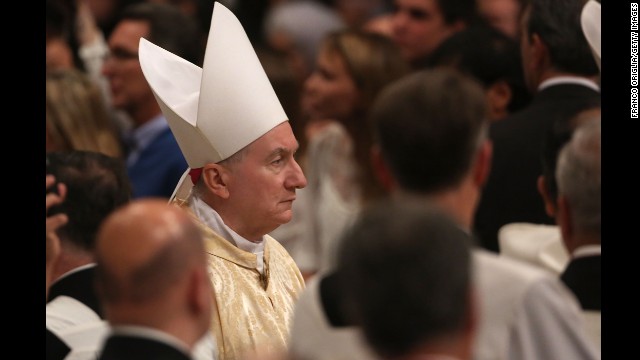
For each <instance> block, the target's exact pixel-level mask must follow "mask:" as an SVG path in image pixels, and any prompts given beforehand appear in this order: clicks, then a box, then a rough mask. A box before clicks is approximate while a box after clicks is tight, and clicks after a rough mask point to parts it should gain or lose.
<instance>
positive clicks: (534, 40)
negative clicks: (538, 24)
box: [529, 34, 551, 70]
mask: <svg viewBox="0 0 640 360" xmlns="http://www.w3.org/2000/svg"><path fill="white" fill-rule="evenodd" d="M529 46H530V47H531V49H530V50H531V51H530V52H529V56H530V57H531V59H530V60H531V63H532V64H533V66H534V67H535V69H536V70H540V69H546V68H547V67H548V66H550V64H551V60H550V58H549V49H548V48H547V45H546V44H545V43H544V42H543V41H542V39H541V38H540V35H538V34H532V35H531V42H530V43H529Z"/></svg>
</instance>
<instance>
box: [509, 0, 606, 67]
mask: <svg viewBox="0 0 640 360" xmlns="http://www.w3.org/2000/svg"><path fill="white" fill-rule="evenodd" d="M584 3H585V1H584V0H531V1H529V3H528V4H527V6H525V10H524V11H523V18H522V26H523V28H522V30H521V36H522V38H521V42H522V43H524V42H525V41H527V42H529V41H532V40H533V38H534V36H537V37H539V39H540V41H541V42H542V43H544V45H545V46H546V53H547V55H548V59H549V60H548V61H549V66H550V67H551V68H552V69H553V70H554V71H557V72H563V73H570V74H574V75H578V76H587V77H591V76H596V75H598V74H599V70H598V66H597V65H596V62H595V60H594V57H593V55H592V53H591V48H590V47H589V44H588V42H587V40H586V38H585V35H584V33H583V31H582V27H581V25H580V14H581V12H582V8H583V6H584ZM525 61H526V60H525Z"/></svg>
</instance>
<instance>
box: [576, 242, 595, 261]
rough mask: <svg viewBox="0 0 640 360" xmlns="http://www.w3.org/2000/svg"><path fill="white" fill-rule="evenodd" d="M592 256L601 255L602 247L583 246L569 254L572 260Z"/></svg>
mask: <svg viewBox="0 0 640 360" xmlns="http://www.w3.org/2000/svg"><path fill="white" fill-rule="evenodd" d="M593 255H602V246H601V245H584V246H579V247H577V248H576V249H575V250H573V253H572V254H571V257H572V258H574V259H575V258H579V257H586V256H593Z"/></svg>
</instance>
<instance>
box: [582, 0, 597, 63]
mask: <svg viewBox="0 0 640 360" xmlns="http://www.w3.org/2000/svg"><path fill="white" fill-rule="evenodd" d="M600 9H601V5H600V3H599V2H597V1H595V0H589V1H587V3H586V4H585V5H584V7H583V8H582V13H581V14H580V25H581V26H582V32H583V33H584V37H585V38H587V42H588V43H589V47H591V52H592V53H593V57H594V59H595V60H596V64H598V68H599V69H601V66H600V59H601V57H600V49H601V48H600V46H601V45H602V42H601V28H602V21H601V17H600Z"/></svg>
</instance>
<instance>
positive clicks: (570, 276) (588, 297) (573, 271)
mask: <svg viewBox="0 0 640 360" xmlns="http://www.w3.org/2000/svg"><path fill="white" fill-rule="evenodd" d="M601 264H602V262H601V256H600V255H595V256H585V257H578V258H575V259H572V260H571V262H569V265H567V268H566V269H565V270H564V272H563V273H562V275H560V279H561V280H562V281H563V282H564V283H565V284H566V285H567V287H568V288H569V289H571V291H573V293H574V294H575V295H576V297H577V298H578V301H579V302H580V306H582V309H583V310H595V311H602V302H601V301H602V295H601V284H602V283H601V279H602V275H601Z"/></svg>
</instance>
